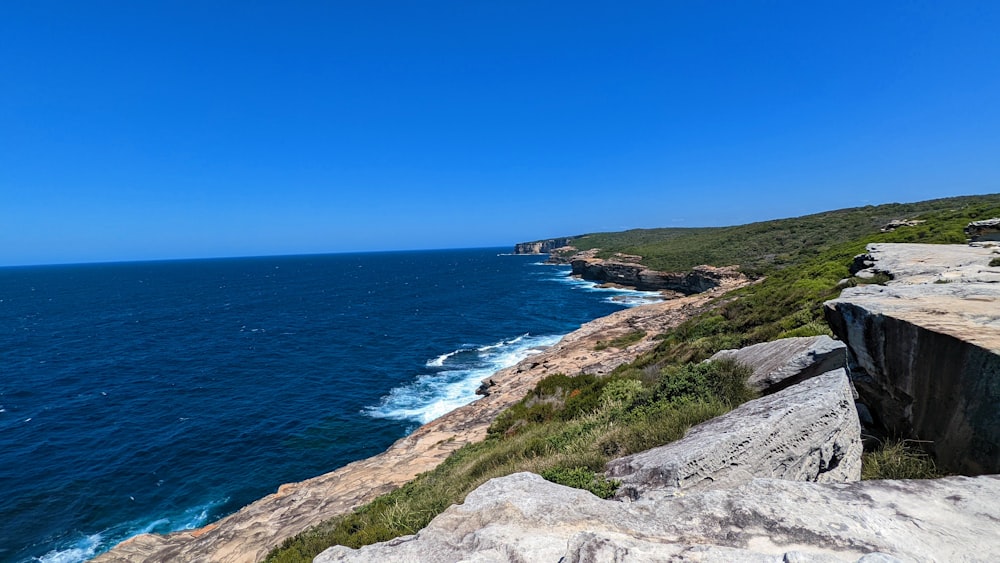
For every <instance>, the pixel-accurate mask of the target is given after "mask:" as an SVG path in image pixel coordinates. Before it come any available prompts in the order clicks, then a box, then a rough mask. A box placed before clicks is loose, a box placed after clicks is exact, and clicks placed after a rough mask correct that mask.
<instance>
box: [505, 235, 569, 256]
mask: <svg viewBox="0 0 1000 563" xmlns="http://www.w3.org/2000/svg"><path fill="white" fill-rule="evenodd" d="M573 238H574V237H563V238H553V239H548V240H538V241H534V242H519V243H517V244H515V245H514V254H548V253H549V252H551V251H552V250H553V249H556V248H559V247H561V246H567V245H569V243H570V241H572V240H573Z"/></svg>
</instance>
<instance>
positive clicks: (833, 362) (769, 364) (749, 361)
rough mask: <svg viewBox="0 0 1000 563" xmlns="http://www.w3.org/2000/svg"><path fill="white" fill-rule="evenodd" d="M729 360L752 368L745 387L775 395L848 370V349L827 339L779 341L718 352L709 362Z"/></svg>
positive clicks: (818, 337)
mask: <svg viewBox="0 0 1000 563" xmlns="http://www.w3.org/2000/svg"><path fill="white" fill-rule="evenodd" d="M722 358H732V359H734V360H736V361H737V362H740V363H741V364H745V365H748V366H750V367H752V368H753V375H751V376H750V378H749V379H747V384H748V385H750V387H752V388H753V389H754V390H756V391H757V392H759V393H774V392H776V391H780V390H781V389H784V388H785V387H788V386H790V385H794V384H795V383H798V382H800V381H803V380H806V379H809V378H810V377H815V376H817V375H819V374H821V373H826V372H828V371H833V370H835V369H838V368H846V367H847V346H846V345H844V343H843V342H839V341H837V340H834V339H832V338H830V337H829V336H825V335H824V336H802V337H797V338H782V339H781V340H774V341H771V342H762V343H760V344H754V345H753V346H747V347H746V348H740V349H739V350H721V351H719V352H716V353H715V355H713V356H712V357H711V358H709V359H710V360H719V359H722Z"/></svg>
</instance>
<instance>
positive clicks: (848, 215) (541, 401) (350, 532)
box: [267, 195, 1000, 562]
mask: <svg viewBox="0 0 1000 563" xmlns="http://www.w3.org/2000/svg"><path fill="white" fill-rule="evenodd" d="M995 216H1000V195H989V196H974V197H963V198H949V199H942V200H934V201H929V202H922V203H915V204H891V205H882V206H876V207H871V206H869V207H862V208H856V209H846V210H840V211H834V212H828V213H822V214H817V215H810V216H807V217H799V218H795V219H786V220H780V221H768V222H764V223H755V224H752V225H744V226H739V227H725V228H711V229H649V230H638V231H626V232H624V233H602V234H595V235H587V236H584V237H582V238H579V239H576V240H574V244H575V245H576V246H577V247H578V248H581V249H584V248H601V249H602V253H607V254H611V253H614V252H625V253H628V254H636V255H641V256H643V263H644V264H645V265H647V266H649V267H653V268H657V269H663V270H671V271H679V270H684V269H687V268H691V267H693V266H696V265H700V264H705V263H708V264H710V265H717V266H724V265H732V264H739V265H740V267H741V269H742V270H743V271H744V272H745V273H748V274H751V275H753V276H756V277H758V278H759V279H758V281H757V282H756V283H754V284H752V285H749V286H747V287H744V288H742V289H739V290H736V291H734V292H730V293H729V294H726V295H724V296H722V297H719V298H717V299H716V301H715V302H714V306H713V307H710V308H709V309H708V310H707V311H706V312H704V313H702V314H700V315H698V316H695V317H693V318H691V319H688V320H687V321H686V322H684V323H682V324H681V325H680V326H678V327H677V328H675V329H673V330H670V331H668V332H666V333H663V334H660V335H657V338H658V339H659V343H658V344H657V346H656V347H655V348H654V349H653V350H651V351H650V352H647V353H645V354H643V355H641V356H639V357H638V358H636V359H635V360H634V361H633V362H631V363H629V364H626V365H623V366H621V367H619V368H618V369H616V370H614V371H613V372H612V373H611V374H610V375H608V376H605V377H596V376H593V375H587V374H579V375H577V374H560V375H554V376H550V377H548V378H546V379H543V380H542V381H540V382H539V383H538V384H537V385H536V386H535V388H534V389H533V390H532V391H531V392H530V393H528V395H527V396H526V397H525V398H524V399H523V400H521V401H520V402H518V403H516V404H514V405H513V406H511V407H510V408H509V409H507V410H506V411H505V412H503V413H501V414H500V415H499V416H498V417H497V418H496V419H495V421H494V422H493V424H492V426H491V427H490V429H489V432H488V436H487V438H486V439H485V440H484V441H482V442H479V443H475V444H469V445H467V446H465V447H463V448H461V449H459V450H457V451H456V452H454V453H453V454H452V455H451V456H450V457H449V458H448V459H447V460H446V461H445V462H443V463H442V464H441V465H439V466H438V467H437V468H436V469H434V470H432V471H429V472H427V473H424V474H421V475H420V476H418V477H417V478H416V479H414V480H413V481H411V482H410V483H408V484H407V485H405V486H403V487H401V488H400V489H397V490H396V491H393V492H391V493H388V494H386V495H384V496H382V497H379V498H378V499H376V500H375V501H373V502H372V503H370V504H368V505H365V506H363V507H361V508H359V509H357V510H356V511H354V512H353V513H351V514H348V515H344V516H340V517H337V518H334V519H332V520H330V521H327V522H325V523H323V524H321V525H319V526H317V527H314V528H312V529H310V530H307V531H306V532H303V533H302V534H299V535H297V536H295V537H292V538H290V539H288V540H287V541H285V542H284V544H282V545H281V546H280V547H279V548H277V549H275V550H274V551H273V552H272V553H271V554H270V555H269V556H268V559H267V561H270V562H291V561H310V560H311V559H312V557H313V556H315V555H316V554H318V553H319V552H320V551H322V550H323V549H325V548H326V547H329V546H330V545H334V544H341V545H346V546H350V547H359V546H362V545H365V544H369V543H373V542H377V541H384V540H388V539H391V538H393V537H398V536H400V535H405V534H412V533H415V532H416V531H418V530H419V529H421V528H422V527H423V526H425V525H426V524H427V523H428V522H429V521H430V520H431V519H432V518H433V517H434V516H435V515H437V514H438V513H440V512H441V511H442V510H444V509H445V508H446V507H447V506H449V505H451V504H454V503H457V502H461V501H462V499H464V498H465V495H466V494H468V493H469V492H470V491H471V490H473V489H474V488H475V487H477V486H478V485H480V484H481V483H483V482H485V481H486V480H488V479H490V478H493V477H499V476H503V475H508V474H510V473H514V472H517V471H533V472H536V473H539V474H541V475H542V476H543V477H545V478H547V479H549V480H552V481H555V482H559V483H563V484H566V485H570V486H576V487H579V488H583V489H586V490H590V491H591V492H593V493H594V494H596V495H598V496H601V497H607V496H610V495H612V494H613V491H614V488H615V486H616V484H615V483H614V482H613V481H608V480H606V479H604V478H603V476H601V475H600V472H602V471H603V467H604V464H605V463H606V462H607V461H608V460H610V459H613V458H616V457H621V456H623V455H627V454H629V453H633V452H638V451H643V450H645V449H648V448H651V447H654V446H658V445H661V444H664V443H668V442H670V441H673V440H676V439H678V438H680V437H682V436H683V435H684V433H685V431H686V430H687V429H688V428H690V427H691V426H692V425H695V424H698V423H700V422H702V421H704V420H707V419H709V418H712V417H715V416H718V415H720V414H723V413H724V412H727V411H728V410H730V409H731V408H733V407H734V406H736V405H738V404H740V403H742V402H744V401H746V400H749V399H751V398H752V397H753V395H752V393H751V392H750V391H749V389H748V388H747V387H746V384H745V381H746V377H747V375H748V374H749V373H748V369H747V368H746V367H745V366H741V365H740V364H737V363H735V362H731V361H716V362H707V363H704V362H702V360H704V359H706V358H708V357H709V356H710V355H712V354H713V353H715V352H717V351H719V350H722V349H729V348H738V347H742V346H747V345H751V344H756V343H760V342H765V341H770V340H774V339H778V338H785V337H791V336H809V335H817V334H830V329H829V328H828V327H827V325H826V323H825V321H824V319H823V311H822V303H823V302H824V301H826V300H828V299H831V298H834V297H836V296H837V295H839V293H840V291H841V290H842V289H843V288H845V287H849V286H853V285H858V284H862V283H873V282H874V283H880V282H881V283H884V282H885V281H887V280H886V279H880V278H876V279H873V280H862V279H859V278H855V277H851V275H850V271H849V267H850V265H851V263H852V260H853V257H854V256H855V255H857V254H859V253H861V252H863V251H864V249H865V246H866V245H867V244H869V243H873V242H924V243H959V242H964V241H965V237H964V235H963V232H962V229H963V227H964V226H965V225H966V224H967V223H969V222H970V221H974V220H977V219H982V218H987V217H995ZM892 219H917V220H921V221H923V222H922V223H919V224H916V225H911V226H905V227H900V228H897V229H895V230H891V231H888V232H881V227H882V226H884V225H885V224H886V223H887V222H888V221H889V220H892ZM625 336H626V337H627V336H629V335H625ZM621 338H624V337H621ZM639 338H642V336H640V337H639ZM617 340H618V339H613V340H609V341H608V342H607V345H608V346H618V345H627V344H628V343H624V342H617V343H616V341H617ZM863 463H864V468H863V474H864V477H865V478H901V477H905V478H916V477H933V476H936V475H937V474H938V472H937V470H936V468H935V467H934V465H933V460H932V459H930V458H929V457H928V456H927V455H926V454H923V453H922V451H920V450H919V449H918V448H916V447H915V445H914V444H911V443H908V442H888V443H887V445H886V446H884V447H882V448H880V449H879V450H878V451H876V452H871V453H869V454H866V455H865V456H864V460H863Z"/></svg>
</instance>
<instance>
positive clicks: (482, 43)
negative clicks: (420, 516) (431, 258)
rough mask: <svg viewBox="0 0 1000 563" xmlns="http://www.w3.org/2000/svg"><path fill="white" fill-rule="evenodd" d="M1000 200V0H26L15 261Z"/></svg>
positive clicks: (12, 245)
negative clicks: (973, 197) (999, 196)
mask: <svg viewBox="0 0 1000 563" xmlns="http://www.w3.org/2000/svg"><path fill="white" fill-rule="evenodd" d="M994 192H1000V2H996V1H984V2H962V1H954V0H949V1H939V2H933V1H930V2H918V1H906V2H871V1H868V0H866V1H861V2H849V1H846V2H845V1H802V0H792V1H767V0H761V1H749V0H741V1H733V2H730V1H719V0H712V1H695V0H690V1H680V0H675V1H671V0H657V1H651V2H611V1H603V2H587V1H581V0H575V1H566V2H546V1H544V0H532V1H529V2H515V1H510V0H502V1H489V2H487V1H474V0H462V1H455V0H453V1H448V2H444V1H434V0H420V1H416V0H412V1H396V2H381V1H377V0H363V1H352V2H337V1H324V2H262V1H252V0H241V1H237V2H231V3H230V2H215V1H210V2H205V1H200V0H199V1H191V2H180V1H178V2H156V1H153V0H150V1H138V2H137V1H133V0H128V1H121V2H106V1H100V0H94V1H89V2H79V1H75V0H73V1H65V2H50V1H46V0H30V1H24V2H21V1H8V2H3V3H0V265H16V264H39V263H57V262H82V261H106V260H135V259H161V258H187V257H210V256H236V255H261V254H298V253H319V252H341V251H365V250H389V249H416V248H457V247H475V246H499V245H512V244H513V243H515V242H518V241H523V240H533V239H538V238H545V237H552V236H560V235H567V234H580V233H585V232H594V231H606V230H621V229H627V228H635V227H660V226H706V225H726V224H737V223H746V222H751V221H757V220H764V219H772V218H778V217H789V216H796V215H802V214H807V213H813V212H819V211H823V210H827V209H835V208H841V207H853V206H858V205H865V204H869V203H871V204H877V203H885V202H891V201H917V200H923V199H930V198H935V197H945V196H951V195H962V194H981V193H994Z"/></svg>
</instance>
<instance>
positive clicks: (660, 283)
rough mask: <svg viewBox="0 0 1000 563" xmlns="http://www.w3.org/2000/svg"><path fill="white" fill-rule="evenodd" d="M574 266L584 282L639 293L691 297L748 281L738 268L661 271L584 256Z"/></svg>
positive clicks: (575, 258)
mask: <svg viewBox="0 0 1000 563" xmlns="http://www.w3.org/2000/svg"><path fill="white" fill-rule="evenodd" d="M571 265H572V266H573V275H576V276H580V277H582V278H583V279H585V280H591V281H597V282H605V283H615V284H620V285H625V286H629V287H634V288H635V289H638V290H640V291H660V290H670V291H678V292H681V293H683V294H685V295H691V294H694V293H702V292H705V291H708V290H710V289H715V288H717V287H723V286H726V285H727V284H734V283H737V284H742V283H745V281H746V277H745V276H744V275H743V274H741V273H740V272H739V271H738V270H737V269H736V268H735V267H726V268H716V267H713V266H696V267H694V268H692V269H691V271H688V272H679V273H671V272H658V271H656V270H651V269H649V268H646V267H645V266H643V265H641V264H636V263H633V262H620V261H614V260H602V259H600V258H593V257H587V256H582V255H577V256H575V257H574V258H573V260H572V261H571Z"/></svg>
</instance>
